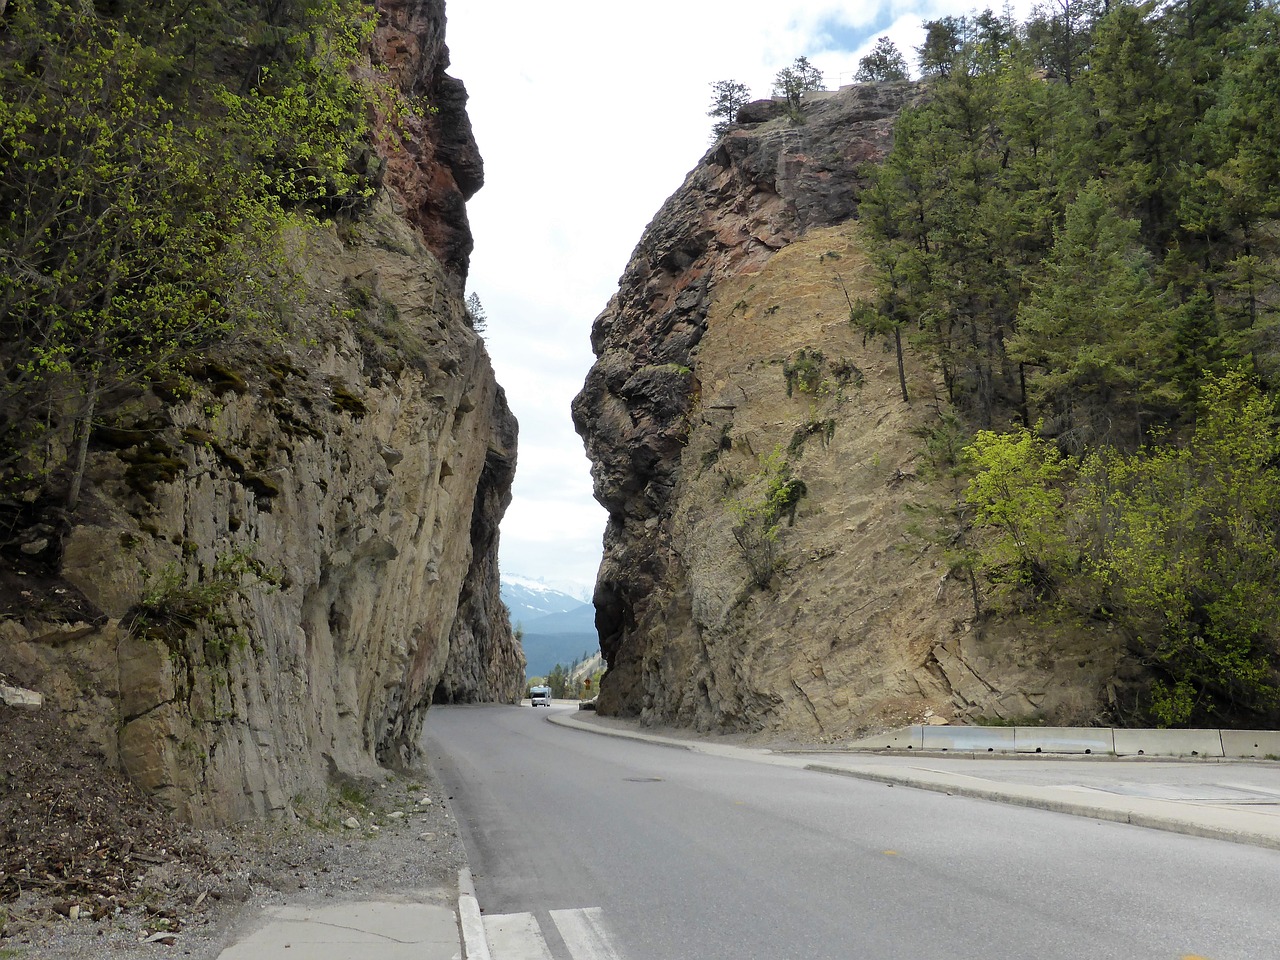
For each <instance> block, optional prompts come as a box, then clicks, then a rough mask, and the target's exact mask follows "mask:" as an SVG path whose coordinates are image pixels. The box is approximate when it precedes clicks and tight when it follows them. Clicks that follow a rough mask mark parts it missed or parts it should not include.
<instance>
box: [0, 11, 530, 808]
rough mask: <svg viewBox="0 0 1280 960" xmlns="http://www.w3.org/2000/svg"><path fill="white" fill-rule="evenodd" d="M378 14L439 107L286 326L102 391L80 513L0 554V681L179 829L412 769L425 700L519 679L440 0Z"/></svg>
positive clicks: (335, 232) (471, 174)
mask: <svg viewBox="0 0 1280 960" xmlns="http://www.w3.org/2000/svg"><path fill="white" fill-rule="evenodd" d="M378 7H379V11H380V23H381V26H380V28H379V31H378V34H377V38H376V43H375V50H374V61H375V63H378V62H380V63H381V64H382V65H384V66H385V67H386V68H387V75H388V76H389V77H391V78H392V80H393V81H394V82H395V83H397V84H398V85H399V86H400V87H401V89H402V90H403V91H404V92H405V93H406V94H407V95H408V96H411V97H422V98H425V100H426V101H427V102H429V103H432V104H433V105H436V106H437V107H438V110H437V112H435V113H434V114H431V115H430V116H428V117H426V118H424V119H423V120H422V121H421V122H420V123H418V125H417V128H416V129H413V130H412V131H410V132H411V133H412V144H411V146H410V147H409V148H408V149H407V150H400V149H395V150H392V149H390V148H388V147H387V146H386V145H385V144H382V145H380V150H381V152H382V153H383V159H384V160H385V178H384V184H383V187H382V189H381V190H380V192H379V194H378V196H377V197H376V198H375V200H374V202H373V203H372V204H371V206H370V208H369V209H368V211H367V212H366V213H365V214H364V215H362V216H361V217H360V218H359V219H358V220H356V221H355V222H353V223H347V224H345V225H344V226H343V227H342V228H341V229H340V230H339V229H337V228H332V229H329V230H328V231H327V232H324V233H322V234H320V235H319V236H317V237H314V238H312V239H311V240H310V241H309V242H308V245H307V247H306V248H305V249H303V250H300V251H299V253H298V268H299V271H300V276H301V279H302V281H303V285H304V286H305V292H304V295H303V296H302V297H300V299H299V304H300V306H299V308H298V309H297V311H296V312H295V313H294V314H293V315H291V316H290V317H288V318H287V321H286V326H287V328H288V329H287V331H286V333H285V335H284V336H283V337H280V338H270V337H269V338H265V339H260V338H255V342H252V343H250V342H243V343H239V344H233V345H231V346H230V347H229V348H228V349H227V350H226V351H225V353H224V354H222V355H220V356H218V357H217V358H214V359H211V360H210V361H209V362H207V363H206V364H203V365H201V366H199V367H198V368H196V369H194V370H193V378H194V380H195V383H196V386H195V389H194V392H193V393H190V394H188V393H185V392H180V393H178V394H172V393H168V392H166V390H167V388H166V389H161V390H158V391H154V392H148V393H146V394H140V395H138V396H136V397H130V398H123V402H122V404H121V406H120V409H121V410H122V411H125V412H124V413H123V414H122V416H121V418H120V422H119V423H117V424H115V425H114V426H113V427H112V429H110V430H102V431H99V432H98V434H97V435H95V438H94V449H93V454H92V458H91V462H90V466H89V469H88V473H87V476H88V481H89V482H88V484H87V486H88V493H87V496H86V497H85V500H84V505H83V506H82V508H81V509H80V510H79V511H78V512H77V514H76V516H74V517H70V518H67V519H66V527H65V529H64V530H63V531H61V535H60V536H57V537H55V538H50V545H49V546H47V547H45V548H43V549H42V550H35V549H26V550H25V551H19V550H16V549H15V550H14V551H13V553H12V556H14V557H20V558H21V559H20V560H18V561H16V562H17V563H18V564H19V566H21V569H18V570H17V571H16V573H15V576H16V577H18V578H21V579H19V580H18V581H16V582H19V583H21V584H22V585H24V586H29V587H30V589H29V590H26V591H24V592H23V602H21V603H17V604H9V605H8V606H7V608H6V609H7V614H8V615H7V616H5V617H3V618H0V669H3V670H4V671H5V672H7V673H9V674H11V675H12V676H14V677H15V678H18V679H20V680H21V681H22V682H23V683H25V684H26V685H29V686H33V687H36V688H38V689H41V690H42V691H43V692H45V693H46V694H47V695H48V697H49V699H50V700H51V701H53V702H54V703H56V704H58V705H60V706H61V707H62V708H63V709H64V710H65V711H66V712H67V715H68V719H69V721H70V723H71V725H72V726H73V728H74V729H76V730H77V731H78V732H79V735H81V736H83V737H85V738H87V739H89V740H91V741H93V742H95V743H96V744H97V745H98V746H99V747H100V748H101V749H102V751H103V752H104V754H105V755H106V757H107V758H108V759H109V760H111V761H113V762H116V763H119V764H120V765H121V766H122V767H123V769H124V770H125V771H126V772H127V773H128V774H129V776H130V777H131V778H132V779H133V780H134V781H135V782H137V783H138V784H139V785H140V786H142V787H143V788H145V789H147V790H149V791H150V792H152V793H153V794H155V795H156V796H157V797H158V798H159V799H161V800H162V801H163V802H164V803H165V804H166V805H167V806H169V807H170V808H171V809H173V810H175V811H176V812H177V813H179V814H180V815H182V816H184V817H185V818H187V819H190V820H192V821H195V822H201V823H208V822H219V821H226V820H230V819H236V818H242V817H246V816H254V815H265V814H271V813H276V812H279V811H282V810H284V809H286V808H287V807H288V805H289V803H290V800H291V798H293V797H294V796H295V795H297V794H299V793H303V792H307V791H311V790H314V789H316V788H318V787H320V786H322V785H323V784H324V783H325V782H326V779H327V777H328V776H329V775H330V774H331V773H334V772H343V773H347V774H353V775H359V774H369V773H372V772H374V770H375V769H376V765H377V764H378V763H383V764H399V763H405V762H408V761H410V760H412V759H413V758H414V756H415V754H416V750H417V746H416V745H417V740H418V737H419V734H420V731H421V726H422V722H423V717H424V715H425V713H426V711H427V709H428V706H429V705H430V703H431V701H432V698H433V696H434V695H436V693H437V690H439V691H441V695H442V697H443V699H449V700H477V699H484V700H499V701H508V702H510V701H513V700H514V699H515V698H516V697H518V696H519V694H520V691H521V688H522V685H523V667H524V664H523V657H522V654H521V653H520V651H519V647H518V645H517V644H516V642H515V640H514V638H513V636H512V632H511V627H510V623H509V622H508V619H507V616H506V612H505V609H504V608H503V606H502V604H501V601H500V599H499V594H498V572H497V550H498V533H497V531H498V523H499V521H500V519H501V517H502V513H503V511H504V510H505V509H506V506H507V504H508V503H509V501H510V485H511V479H512V476H513V473H514V469H515V456H516V435H517V428H516V423H515V420H514V418H513V417H512V415H511V413H510V411H509V409H508V408H507V405H506V400H505V397H504V395H503V392H502V389H501V387H500V386H498V384H497V383H496V381H495V379H494V375H493V371H492V368H491V366H490V363H489V358H488V355H487V353H486V351H485V348H484V344H483V342H482V340H481V339H480V337H479V336H478V335H477V334H476V333H475V332H474V331H473V330H472V329H471V325H470V322H469V320H468V319H467V316H466V311H465V309H464V306H463V302H462V296H463V290H464V281H465V275H466V267H467V257H468V255H469V252H470V249H471V235H470V231H469V228H468V225H467V219H466V208H465V201H466V198H467V197H469V196H470V195H471V194H472V193H473V192H474V191H475V190H476V189H478V188H479V186H480V184H481V182H482V166H481V162H480V157H479V154H478V152H477V150H476V146H475V143H474V141H473V139H472V136H471V131H470V127H469V123H468V122H467V119H466V113H465V99H466V97H465V91H464V89H463V88H462V85H461V84H460V83H459V82H458V81H456V80H453V79H452V78H450V77H448V76H447V75H446V74H445V73H444V71H445V68H446V67H447V65H448V53H447V49H446V48H445V46H444V43H443V35H444V6H443V0H403V2H395V0H385V2H384V0H380V2H379V3H378ZM384 139H385V140H387V141H388V142H391V141H393V140H396V139H397V138H395V137H392V136H390V135H388V136H387V137H385V138H384ZM41 542H43V541H41ZM11 546H13V545H12V544H11ZM7 555H8V552H7ZM224 587H226V589H223V588H224Z"/></svg>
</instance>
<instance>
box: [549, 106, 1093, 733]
mask: <svg viewBox="0 0 1280 960" xmlns="http://www.w3.org/2000/svg"><path fill="white" fill-rule="evenodd" d="M914 95H915V92H914V90H913V88H911V87H910V86H909V85H901V84H886V85H868V86H864V87H859V88H855V89H854V90H852V91H847V92H845V93H842V94H841V95H839V96H838V97H833V98H830V99H827V100H823V101H821V102H820V103H818V104H816V105H815V106H814V107H812V108H810V111H809V112H808V113H807V114H806V123H805V124H803V125H801V126H792V125H790V124H789V122H788V121H786V120H785V119H783V120H771V121H768V122H765V123H762V124H759V125H753V126H751V127H747V128H741V129H739V130H737V131H735V132H732V133H730V134H729V135H728V136H727V137H726V138H724V139H723V140H722V141H721V142H720V143H719V144H717V145H716V146H715V147H713V148H712V150H711V151H710V152H709V153H708V154H707V156H706V157H705V158H704V159H703V162H702V163H701V164H700V165H699V166H698V168H696V169H695V170H694V171H693V172H692V173H691V174H690V175H689V177H688V178H687V179H686V181H685V184H684V185H683V186H682V187H681V189H680V190H679V191H678V192H677V193H676V194H675V195H674V196H673V197H672V198H671V199H670V200H668V201H667V203H666V204H665V205H664V207H663V209H662V210H661V211H660V212H659V214H658V216H657V217H656V218H655V220H654V221H653V223H652V224H650V226H649V228H648V230H647V231H646V233H645V236H644V238H643V239H642V240H641V242H640V244H639V246H638V247H637V250H636V253H635V255H634V256H633V259H632V262H631V263H630V264H629V265H628V267H627V271H626V273H625V274H624V276H623V279H622V283H621V286H620V289H619V292H618V294H617V295H616V296H615V297H614V299H613V300H612V301H611V302H610V304H609V306H608V307H607V308H606V310H605V311H604V313H602V314H601V316H600V317H599V318H598V319H597V321H596V325H595V328H594V330H593V345H594V347H595V349H596V353H597V357H598V360H597V363H596V365H595V366H594V367H593V369H592V371H591V373H590V374H589V376H588V378H587V382H586V385H585V386H584V389H583V391H582V393H581V394H580V395H579V397H578V398H577V399H576V401H575V404H574V416H575V423H576V425H577V427H578V430H579V432H580V433H581V434H582V435H583V438H584V441H585V443H586V447H587V452H588V456H589V457H590V458H591V460H592V462H593V477H594V479H595V485H596V495H597V498H598V499H599V500H600V501H601V502H602V503H603V504H604V505H605V507H606V508H607V509H608V511H609V521H608V527H607V530H606V534H605V558H604V562H603V564H602V567H601V574H600V578H599V580H598V582H597V587H596V594H595V602H596V607H597V611H598V622H599V623H600V624H601V627H602V630H601V646H602V651H603V653H604V655H605V657H606V659H607V661H608V664H609V672H608V673H607V674H606V676H605V678H604V681H603V684H602V689H601V694H600V698H599V706H600V709H601V711H602V712H604V713H614V714H620V715H633V716H639V717H640V718H641V719H642V720H644V721H645V722H648V723H653V724H663V723H676V724H680V725H685V726H693V727H696V728H698V729H700V730H725V731H730V730H732V731H771V732H785V733H795V734H799V735H803V736H808V737H819V738H824V739H838V738H842V737H846V736H849V735H852V734H854V733H856V732H858V731H861V730H865V729H868V728H871V727H880V726H889V725H893V724H898V723H906V722H919V721H920V720H921V719H922V718H924V717H926V716H934V717H946V718H955V719H960V718H966V717H970V718H971V717H975V716H993V717H1014V716H1020V717H1026V716H1030V715H1054V716H1057V715H1060V714H1062V713H1063V712H1072V711H1074V712H1075V713H1077V714H1087V713H1088V711H1089V709H1090V707H1091V706H1092V705H1094V704H1096V701H1097V698H1098V697H1099V695H1100V694H1101V691H1102V688H1103V685H1104V683H1105V679H1106V678H1107V677H1109V676H1111V675H1113V671H1114V669H1115V662H1114V659H1115V658H1114V651H1104V652H1101V653H1100V652H1099V648H1098V645H1097V644H1096V643H1095V644H1093V645H1091V646H1088V647H1087V649H1088V650H1090V651H1092V652H1084V651H1083V650H1075V649H1074V648H1073V647H1071V645H1070V644H1066V643H1059V644H1056V645H1054V647H1053V650H1054V653H1053V654H1052V655H1048V654H1047V653H1046V649H1048V645H1047V644H1045V643H1044V642H1043V641H1041V640H1040V639H1038V638H1037V637H1035V636H1034V635H1032V634H1028V635H1027V636H1025V638H1024V636H1023V635H1021V634H1020V633H1019V629H1020V627H1019V626H1018V625H1014V624H1003V625H999V626H992V625H990V624H987V623H985V622H982V621H975V618H974V606H973V601H972V596H971V590H970V587H969V585H968V583H967V581H966V580H964V578H962V577H960V576H956V575H953V574H952V573H951V571H950V563H949V561H948V559H947V558H946V556H945V554H944V551H943V550H942V548H941V547H939V546H937V545H934V544H933V543H931V541H930V538H929V537H928V536H926V535H924V534H923V533H922V531H921V530H920V529H919V528H920V527H922V526H928V523H929V521H928V520H927V517H928V512H927V511H928V509H929V508H931V507H941V506H944V505H945V504H947V503H948V502H950V496H951V494H952V491H950V490H948V489H947V486H946V484H945V483H941V482H929V480H928V478H929V477H939V476H941V474H940V472H939V471H938V470H937V469H935V465H934V464H932V463H931V462H930V458H929V457H928V456H927V455H926V453H925V452H924V448H925V444H924V442H923V440H922V436H923V435H924V434H926V433H928V432H929V431H930V430H932V429H933V428H934V427H935V426H936V425H937V424H938V422H939V414H940V412H941V411H942V410H943V409H944V408H945V391H944V390H943V388H942V386H941V384H940V383H939V382H937V378H936V377H935V375H934V373H933V371H932V370H930V369H929V368H928V367H927V366H926V365H925V364H923V363H922V362H921V361H920V360H919V359H917V358H916V357H915V356H914V355H913V354H912V353H911V351H910V350H909V349H908V353H907V357H906V378H907V382H908V389H909V396H910V402H907V403H904V402H903V400H902V397H901V392H900V387H899V382H898V371H897V363H896V355H895V352H894V349H893V345H892V343H891V342H886V341H884V340H882V339H874V338H873V339H865V338H864V337H863V335H862V333H861V332H860V331H859V330H857V329H855V328H854V327H853V326H852V325H851V324H850V322H849V312H850V311H849V302H848V300H846V298H845V291H847V292H848V294H849V295H850V297H852V298H853V299H854V300H856V299H857V298H858V296H859V295H860V294H861V293H864V292H866V291H867V290H868V289H869V288H868V283H869V278H868V272H867V256H866V249H865V246H864V242H863V240H862V237H861V235H860V233H859V230H858V227H857V224H856V221H854V220H852V219H850V217H851V215H852V213H853V212H854V211H855V209H856V199H857V195H858V192H859V190H860V189H861V188H862V186H863V185H864V183H865V177H866V175H867V167H866V164H867V163H868V162H874V161H875V160H876V159H877V158H878V157H880V156H882V155H883V153H884V151H885V150H886V149H887V147H888V142H889V139H888V138H889V134H890V131H891V128H892V119H893V116H894V115H895V114H896V112H897V110H898V109H900V107H901V106H902V105H903V104H904V103H906V102H907V101H908V100H909V99H910V97H912V96H914ZM842 288H843V289H842ZM775 453H776V455H777V456H778V457H780V458H782V459H785V461H786V462H787V464H788V465H789V467H790V470H791V472H792V475H793V476H795V477H796V478H798V479H799V480H800V481H801V482H802V483H803V485H804V486H803V489H804V490H805V495H804V496H803V497H802V498H801V499H800V500H799V503H798V506H797V508H796V510H795V514H794V521H793V522H791V523H788V522H786V521H784V523H783V526H782V527H781V529H780V530H779V532H778V539H777V544H776V548H775V549H776V555H775V556H772V557H768V558H766V560H767V562H765V563H756V564H755V565H754V566H753V558H752V557H750V556H749V555H748V554H749V553H750V551H749V550H745V549H744V548H743V547H742V546H741V545H740V544H739V542H738V540H737V539H736V538H735V536H734V526H735V519H734V515H733V507H732V504H733V503H734V502H738V503H744V502H751V501H753V499H754V500H759V499H760V498H761V497H762V496H763V493H764V480H763V479H762V478H761V476H760V474H761V470H762V464H763V463H764V461H765V459H766V458H768V457H770V456H771V455H773V454H775ZM755 559H756V560H757V561H758V560H759V557H756V558H755ZM762 570H763V571H764V572H763V573H762V572H761V571H762ZM1023 626H1025V625H1023ZM1082 646H1083V645H1082ZM1068 657H1070V659H1068Z"/></svg>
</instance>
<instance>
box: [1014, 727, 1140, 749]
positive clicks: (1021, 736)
mask: <svg viewBox="0 0 1280 960" xmlns="http://www.w3.org/2000/svg"><path fill="white" fill-rule="evenodd" d="M1013 746H1014V750H1016V751H1017V752H1018V753H1090V754H1092V753H1100V754H1103V755H1104V756H1105V755H1106V754H1109V753H1112V752H1114V750H1115V738H1114V734H1113V732H1112V730H1111V728H1110V727H1106V728H1100V727H1014V728H1013Z"/></svg>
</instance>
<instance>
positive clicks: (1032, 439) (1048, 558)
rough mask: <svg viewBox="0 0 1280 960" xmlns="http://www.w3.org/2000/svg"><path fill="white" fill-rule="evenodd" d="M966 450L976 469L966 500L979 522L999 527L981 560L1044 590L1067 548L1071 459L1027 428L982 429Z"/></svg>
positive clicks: (993, 569) (1007, 577)
mask: <svg viewBox="0 0 1280 960" xmlns="http://www.w3.org/2000/svg"><path fill="white" fill-rule="evenodd" d="M965 454H966V456H967V457H968V460H969V463H970V465H971V467H972V469H973V471H974V473H973V476H972V478H971V479H970V481H969V486H968V490H967V491H966V493H965V500H966V502H967V503H968V504H969V506H971V507H972V508H973V510H974V513H975V517H976V520H977V522H978V523H981V524H985V525H987V526H992V527H996V528H997V529H998V530H999V531H1000V534H1001V535H1000V536H999V537H997V538H994V539H993V540H991V541H990V543H989V546H988V548H987V550H985V551H984V552H983V555H982V559H981V562H982V564H983V566H984V567H986V568H987V570H988V571H990V572H993V573H996V574H998V575H999V577H1000V578H1001V579H1002V580H1005V581H1006V582H1011V583H1015V584H1017V585H1019V586H1025V587H1030V588H1032V589H1033V590H1035V591H1037V592H1039V593H1043V592H1044V591H1046V590H1048V589H1049V588H1050V587H1051V586H1052V582H1053V581H1052V576H1053V573H1054V571H1056V570H1057V569H1058V568H1059V567H1060V566H1061V564H1062V558H1063V556H1064V554H1065V551H1066V543H1065V540H1064V535H1063V529H1064V524H1063V517H1062V510H1063V505H1064V496H1063V493H1062V490H1061V486H1060V483H1061V481H1062V480H1063V474H1064V472H1065V470H1066V466H1067V465H1066V464H1065V463H1064V461H1063V459H1062V457H1061V456H1060V455H1059V454H1058V453H1057V451H1056V450H1055V449H1054V448H1053V447H1051V446H1050V445H1049V444H1047V443H1045V442H1044V441H1043V440H1040V439H1039V438H1038V437H1036V436H1034V435H1033V434H1032V433H1031V431H1029V430H1027V429H1025V428H1023V429H1020V430H1017V431H1015V432H1014V433H1008V434H1001V433H994V432H992V431H989V430H982V431H979V433H978V434H977V436H976V437H974V440H973V443H972V444H971V445H969V446H968V447H966V448H965Z"/></svg>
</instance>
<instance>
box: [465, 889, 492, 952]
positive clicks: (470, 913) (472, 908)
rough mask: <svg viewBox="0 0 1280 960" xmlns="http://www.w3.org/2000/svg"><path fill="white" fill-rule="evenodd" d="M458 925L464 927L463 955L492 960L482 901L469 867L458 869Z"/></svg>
mask: <svg viewBox="0 0 1280 960" xmlns="http://www.w3.org/2000/svg"><path fill="white" fill-rule="evenodd" d="M458 926H459V927H460V928H461V929H462V951H463V956H465V957H466V958H467V960H491V958H490V956H489V941H488V940H487V939H486V938H485V935H484V918H483V917H481V916H480V901H479V900H477V899H476V887H475V884H474V883H473V882H472V881H471V870H470V868H468V867H463V868H462V869H461V870H459V871H458Z"/></svg>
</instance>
